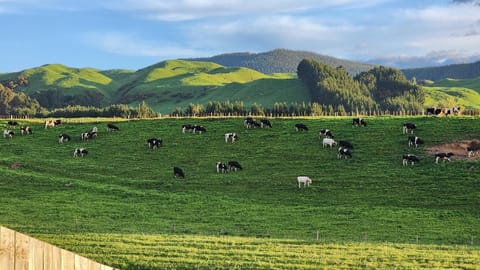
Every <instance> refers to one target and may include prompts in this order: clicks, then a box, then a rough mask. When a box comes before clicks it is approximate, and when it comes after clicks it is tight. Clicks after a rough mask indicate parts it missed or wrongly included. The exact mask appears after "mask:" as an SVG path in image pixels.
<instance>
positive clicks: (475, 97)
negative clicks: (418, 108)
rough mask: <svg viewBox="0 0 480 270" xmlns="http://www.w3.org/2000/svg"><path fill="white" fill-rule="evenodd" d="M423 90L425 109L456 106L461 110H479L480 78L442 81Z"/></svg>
mask: <svg viewBox="0 0 480 270" xmlns="http://www.w3.org/2000/svg"><path fill="white" fill-rule="evenodd" d="M424 89H425V90H426V94H427V96H426V100H425V106H426V107H432V106H438V107H440V106H456V105H458V106H461V107H463V108H470V109H480V77H478V78H475V79H464V80H458V79H443V80H440V81H438V82H435V83H433V84H431V85H429V86H426V87H424ZM446 103H451V104H446ZM442 104H443V105H442Z"/></svg>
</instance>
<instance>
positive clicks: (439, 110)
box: [426, 108, 442, 115]
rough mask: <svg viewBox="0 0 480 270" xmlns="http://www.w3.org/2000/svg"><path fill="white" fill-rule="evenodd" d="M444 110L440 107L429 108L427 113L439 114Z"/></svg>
mask: <svg viewBox="0 0 480 270" xmlns="http://www.w3.org/2000/svg"><path fill="white" fill-rule="evenodd" d="M441 112H442V109H440V108H438V109H437V108H427V109H426V113H427V115H430V114H433V115H439V114H440V113H441Z"/></svg>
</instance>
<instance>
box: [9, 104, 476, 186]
mask: <svg viewBox="0 0 480 270" xmlns="http://www.w3.org/2000/svg"><path fill="white" fill-rule="evenodd" d="M432 109H433V110H432ZM458 110H459V108H458V107H456V108H453V109H448V110H447V111H443V110H440V111H437V109H435V108H429V109H427V112H431V113H432V114H439V113H445V114H447V115H448V114H450V113H456V112H458ZM7 125H8V127H9V129H5V130H4V131H3V137H4V138H12V137H13V136H14V135H15V132H14V131H13V130H12V129H15V128H16V127H17V126H18V125H19V124H18V122H16V121H8V122H7ZM59 125H62V121H61V120H47V121H45V129H47V128H52V127H55V126H59ZM352 126H353V127H366V126H367V123H366V121H365V120H364V119H363V118H354V119H353V120H352ZM244 127H245V128H247V129H250V128H265V127H269V128H272V123H271V122H270V120H268V119H261V120H260V121H256V120H255V119H253V118H252V117H247V118H245V120H244ZM294 127H295V130H296V131H297V132H302V131H308V130H309V129H308V127H307V125H305V124H303V123H297V124H295V126H294ZM416 128H417V126H416V124H414V123H404V124H403V125H402V129H403V134H407V135H408V138H407V143H408V146H409V147H415V148H417V147H418V146H419V145H421V144H424V141H423V139H422V138H420V137H418V136H415V135H413V134H414V131H415V130H416ZM119 130H120V129H119V128H118V127H117V126H116V125H114V124H112V123H108V124H107V131H119ZM181 131H182V133H186V132H189V133H193V134H195V133H198V134H202V133H205V132H206V131H207V129H206V128H205V127H204V126H202V125H192V124H184V125H182V129H181ZM20 132H21V134H22V135H27V134H32V128H31V127H29V126H21V127H20ZM97 134H98V129H97V127H94V128H92V129H91V130H89V131H85V132H83V133H81V135H80V138H81V140H82V141H87V140H91V139H94V138H96V137H97ZM224 136H225V137H224V139H225V143H228V142H232V143H233V142H235V141H237V140H238V139H239V136H238V134H237V133H234V132H228V133H225V135H224ZM319 136H320V138H321V139H322V146H323V148H325V147H329V148H333V147H334V146H335V147H336V146H338V149H337V158H338V159H342V158H345V159H347V158H352V152H351V151H352V149H353V144H352V143H351V142H349V141H346V140H339V141H338V142H337V141H336V140H335V139H334V135H333V132H332V131H331V130H330V129H321V130H320V132H319ZM71 140H72V137H71V136H70V135H68V134H66V133H61V134H60V135H59V137H58V142H59V143H65V142H69V141H71ZM146 141H147V145H148V147H149V148H151V149H157V148H160V147H162V146H163V140H162V139H161V138H149V139H147V140H146ZM466 150H467V156H468V157H471V156H473V155H475V154H477V152H478V151H479V150H480V143H479V142H475V141H474V142H471V143H470V145H468V146H467V149H466ZM87 154H88V150H87V149H86V148H75V149H74V151H73V156H74V157H84V156H86V155H87ZM453 155H454V153H452V152H445V153H436V154H435V155H434V158H435V163H438V162H439V161H440V160H443V161H444V162H445V161H451V157H452V156H453ZM419 161H420V159H419V158H418V157H417V156H416V155H414V154H411V153H407V154H404V155H403V156H402V164H403V165H404V166H406V165H408V164H412V165H414V164H415V163H417V162H419ZM242 169H243V167H242V166H241V165H240V163H239V162H238V161H235V160H231V161H228V162H223V161H218V162H217V163H216V172H217V173H227V172H234V171H237V170H242ZM173 176H174V177H181V178H185V173H184V171H183V170H182V169H181V168H180V167H177V166H174V167H173ZM297 183H298V187H299V188H300V187H301V186H302V185H303V186H304V187H308V186H309V185H310V184H311V183H312V180H311V179H310V178H309V177H308V176H298V177H297Z"/></svg>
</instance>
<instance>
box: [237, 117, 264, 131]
mask: <svg viewBox="0 0 480 270" xmlns="http://www.w3.org/2000/svg"><path fill="white" fill-rule="evenodd" d="M267 121H268V120H267ZM243 126H244V127H246V128H252V127H253V128H261V127H263V126H262V123H261V122H258V121H255V119H253V118H252V117H247V118H245V120H244V121H243Z"/></svg>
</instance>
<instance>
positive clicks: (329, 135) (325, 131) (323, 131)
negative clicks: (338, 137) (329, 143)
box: [320, 129, 333, 138]
mask: <svg viewBox="0 0 480 270" xmlns="http://www.w3.org/2000/svg"><path fill="white" fill-rule="evenodd" d="M320 136H323V137H327V138H333V133H332V131H331V130H329V129H320Z"/></svg>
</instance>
